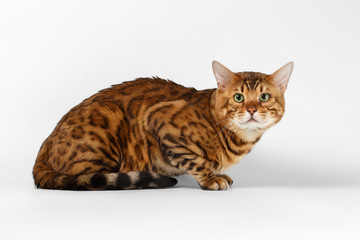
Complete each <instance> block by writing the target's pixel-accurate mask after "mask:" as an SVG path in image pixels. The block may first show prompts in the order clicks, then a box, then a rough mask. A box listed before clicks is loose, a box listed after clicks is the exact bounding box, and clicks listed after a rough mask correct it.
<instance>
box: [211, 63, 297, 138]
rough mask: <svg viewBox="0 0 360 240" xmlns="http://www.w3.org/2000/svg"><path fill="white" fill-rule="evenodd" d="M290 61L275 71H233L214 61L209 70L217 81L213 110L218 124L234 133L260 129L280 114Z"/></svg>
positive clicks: (290, 65)
mask: <svg viewBox="0 0 360 240" xmlns="http://www.w3.org/2000/svg"><path fill="white" fill-rule="evenodd" d="M292 68H293V63H288V64H287V65H285V66H284V67H282V68H281V69H279V70H278V71H276V72H275V73H273V74H271V75H266V74H263V73H257V72H240V73H233V72H231V71H230V70H228V69H227V68H226V67H224V66H223V65H221V64H220V63H218V62H213V70H214V74H215V77H216V80H217V82H218V90H217V93H216V100H215V111H216V115H217V117H218V118H219V120H218V121H219V122H221V121H223V123H222V126H224V127H226V128H227V129H230V130H232V131H234V132H244V131H264V130H266V129H268V128H269V127H271V126H273V125H274V124H275V123H277V122H279V121H280V119H281V118H282V116H283V114H284V111H285V109H284V107H285V100H284V92H285V90H286V86H287V83H288V81H289V78H290V74H291V71H292Z"/></svg>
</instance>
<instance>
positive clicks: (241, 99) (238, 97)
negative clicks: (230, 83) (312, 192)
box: [234, 93, 244, 103]
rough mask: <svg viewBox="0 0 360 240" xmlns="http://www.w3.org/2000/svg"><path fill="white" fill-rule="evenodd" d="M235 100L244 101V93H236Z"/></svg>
mask: <svg viewBox="0 0 360 240" xmlns="http://www.w3.org/2000/svg"><path fill="white" fill-rule="evenodd" d="M234 100H235V102H238V103H241V102H243V101H244V95H242V94H241V93H235V95H234Z"/></svg>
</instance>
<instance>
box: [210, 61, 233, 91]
mask: <svg viewBox="0 0 360 240" xmlns="http://www.w3.org/2000/svg"><path fill="white" fill-rule="evenodd" d="M212 68H213V71H214V75H215V78H216V81H217V86H218V89H219V91H220V92H224V91H225V89H226V87H227V86H228V85H229V83H230V82H231V81H232V80H233V79H234V78H235V74H234V73H233V72H232V71H230V70H229V69H227V68H226V67H225V66H224V65H222V64H221V63H219V62H217V61H213V62H212Z"/></svg>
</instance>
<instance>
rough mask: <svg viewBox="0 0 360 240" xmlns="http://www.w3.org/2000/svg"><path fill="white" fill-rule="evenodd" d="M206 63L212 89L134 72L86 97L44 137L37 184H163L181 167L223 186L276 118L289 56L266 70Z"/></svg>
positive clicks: (210, 186) (208, 185)
mask: <svg viewBox="0 0 360 240" xmlns="http://www.w3.org/2000/svg"><path fill="white" fill-rule="evenodd" d="M212 66H213V71H214V74H215V78H216V80H217V86H218V87H217V89H207V90H202V91H198V90H195V89H194V88H186V87H183V86H181V85H178V84H176V83H174V82H172V81H168V80H163V79H160V78H157V77H155V78H139V79H136V80H134V81H129V82H124V83H122V84H119V85H114V86H112V87H111V88H108V89H104V90H102V91H100V92H99V93H97V94H95V95H93V96H91V97H90V98H88V99H86V100H84V101H83V102H82V103H80V104H79V105H77V106H76V107H74V108H73V109H71V110H70V111H69V112H68V113H67V114H66V115H65V116H64V117H63V118H62V119H61V120H60V122H59V123H58V124H57V126H56V128H55V129H54V131H53V132H52V133H51V135H50V136H49V137H48V138H47V139H46V140H45V141H44V143H43V144H42V146H41V148H40V152H39V154H38V156H37V159H36V163H35V166H34V169H33V176H34V179H35V184H36V186H37V187H39V188H45V189H64V190H115V189H137V188H164V187H170V186H173V185H175V184H176V183H177V180H176V179H175V178H172V176H177V175H180V174H185V173H187V174H190V175H191V176H192V177H194V178H195V179H196V181H197V182H198V183H199V185H200V187H201V188H202V189H207V190H224V189H228V188H229V187H230V186H231V184H232V183H233V181H232V180H231V178H230V177H229V176H227V175H225V174H223V172H224V171H225V170H227V169H228V168H229V167H231V166H233V165H234V164H236V163H238V162H239V161H240V160H241V159H242V158H243V157H244V155H245V154H247V153H249V152H250V151H251V149H252V148H253V146H254V144H255V143H256V142H258V141H259V139H260V137H261V136H262V134H263V133H264V132H265V131H266V130H267V129H268V128H270V127H271V126H273V125H274V124H276V123H277V122H279V121H280V119H281V118H282V116H283V114H284V105H285V102H284V92H285V89H286V87H287V84H288V81H289V78H290V75H291V72H292V69H293V63H292V62H290V63H288V64H286V65H285V66H284V67H282V68H280V69H279V70H277V71H276V72H274V73H273V74H271V75H266V74H263V73H257V72H239V73H233V72H231V71H230V70H229V69H227V68H226V67H224V66H223V65H221V64H220V63H218V62H216V61H214V62H213V64H212Z"/></svg>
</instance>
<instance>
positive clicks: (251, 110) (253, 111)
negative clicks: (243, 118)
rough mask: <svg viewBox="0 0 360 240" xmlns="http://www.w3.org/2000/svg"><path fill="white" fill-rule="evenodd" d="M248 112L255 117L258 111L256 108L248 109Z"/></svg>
mask: <svg viewBox="0 0 360 240" xmlns="http://www.w3.org/2000/svg"><path fill="white" fill-rule="evenodd" d="M247 111H248V112H249V113H250V114H251V116H252V115H254V113H255V112H256V111H257V109H256V107H248V108H247Z"/></svg>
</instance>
